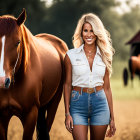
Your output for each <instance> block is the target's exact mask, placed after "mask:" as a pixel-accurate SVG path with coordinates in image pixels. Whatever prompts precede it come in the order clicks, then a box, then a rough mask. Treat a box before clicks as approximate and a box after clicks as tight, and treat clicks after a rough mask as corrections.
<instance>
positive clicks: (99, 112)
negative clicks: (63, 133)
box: [70, 89, 110, 125]
mask: <svg viewBox="0 0 140 140" xmlns="http://www.w3.org/2000/svg"><path fill="white" fill-rule="evenodd" d="M70 114H71V116H72V118H73V124H74V125H107V124H109V122H110V110H109V106H108V102H107V99H106V95H105V92H104V90H103V89H102V90H100V91H97V92H94V93H92V94H89V93H86V92H82V93H81V94H79V91H75V90H72V93H71V100H70Z"/></svg>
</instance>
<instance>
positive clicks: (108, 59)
mask: <svg viewBox="0 0 140 140" xmlns="http://www.w3.org/2000/svg"><path fill="white" fill-rule="evenodd" d="M85 23H89V24H91V26H92V29H93V32H94V34H95V35H96V36H97V39H96V45H97V46H98V47H99V49H100V52H101V54H102V60H103V62H104V63H105V64H106V66H107V69H108V71H109V75H110V76H111V74H112V59H113V54H114V53H115V50H114V48H113V47H112V42H111V38H110V34H109V32H108V31H107V30H106V29H105V27H104V25H103V23H102V21H101V20H100V19H99V17H98V16H96V15H95V14H93V13H88V14H84V15H83V16H82V17H81V18H80V19H79V21H78V24H77V27H76V30H75V33H74V35H73V46H74V47H75V48H78V47H79V46H81V45H82V44H83V43H84V42H83V39H82V36H81V33H82V28H83V25H84V24H85Z"/></svg>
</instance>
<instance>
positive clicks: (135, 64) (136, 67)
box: [129, 54, 140, 84]
mask: <svg viewBox="0 0 140 140" xmlns="http://www.w3.org/2000/svg"><path fill="white" fill-rule="evenodd" d="M129 70H130V77H131V81H132V84H133V79H134V76H135V74H137V75H138V76H139V79H140V54H139V55H138V56H131V58H130V59H129Z"/></svg>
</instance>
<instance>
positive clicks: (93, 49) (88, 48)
mask: <svg viewBox="0 0 140 140" xmlns="http://www.w3.org/2000/svg"><path fill="white" fill-rule="evenodd" d="M84 50H85V51H90V52H91V51H92V52H95V51H96V45H95V44H92V45H87V44H84Z"/></svg>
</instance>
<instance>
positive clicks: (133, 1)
mask: <svg viewBox="0 0 140 140" xmlns="http://www.w3.org/2000/svg"><path fill="white" fill-rule="evenodd" d="M116 1H117V2H120V3H121V5H120V6H118V7H116V11H117V12H118V13H120V14H123V13H125V12H129V11H130V7H129V6H128V5H127V4H126V2H127V1H130V6H131V7H134V6H136V5H138V6H140V0H116Z"/></svg>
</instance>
